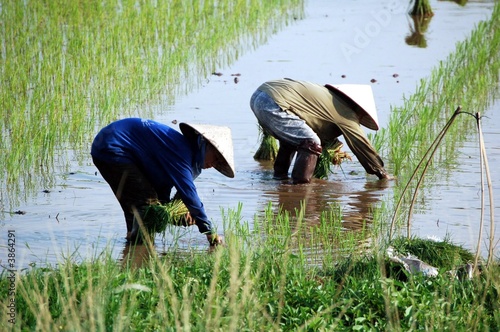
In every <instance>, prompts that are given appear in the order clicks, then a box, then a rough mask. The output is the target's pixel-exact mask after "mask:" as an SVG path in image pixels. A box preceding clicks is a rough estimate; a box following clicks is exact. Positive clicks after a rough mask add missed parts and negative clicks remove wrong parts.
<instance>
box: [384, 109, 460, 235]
mask: <svg viewBox="0 0 500 332" xmlns="http://www.w3.org/2000/svg"><path fill="white" fill-rule="evenodd" d="M461 109H462V106H458V107H457V109H456V110H455V112H454V113H453V115H452V117H451V118H450V120H448V122H447V123H446V125H445V126H444V128H443V129H442V130H441V132H440V133H439V134H438V136H437V138H436V139H435V140H434V142H433V143H432V144H431V147H430V148H429V149H428V150H427V151H426V152H425V155H424V156H423V157H422V159H421V160H420V162H419V163H418V165H417V167H416V168H415V170H414V171H413V174H412V175H411V177H410V179H409V180H408V182H407V183H406V186H405V188H404V189H403V192H402V193H401V196H400V197H399V201H398V204H397V205H396V208H395V210H394V214H393V216H392V220H391V228H390V233H389V241H390V240H391V239H392V233H393V231H394V225H395V223H396V217H397V214H398V211H399V208H400V207H401V204H402V202H403V197H404V194H405V193H406V190H407V189H408V187H409V186H410V183H411V181H412V180H413V178H414V177H415V176H416V174H417V171H418V169H419V168H420V166H421V165H422V163H423V162H424V160H425V159H426V157H427V154H428V153H429V152H430V151H431V148H432V146H434V144H436V141H438V140H439V142H440V141H441V140H442V139H443V137H444V134H446V132H447V131H448V128H449V127H450V126H451V124H452V123H453V121H454V120H455V117H456V116H457V115H458V114H460V110H461ZM436 148H437V146H436ZM436 148H435V149H434V151H433V153H434V152H435V150H436ZM422 178H423V174H422ZM409 216H411V213H410V214H409ZM408 236H409V234H408Z"/></svg>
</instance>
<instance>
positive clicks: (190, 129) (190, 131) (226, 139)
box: [179, 122, 235, 178]
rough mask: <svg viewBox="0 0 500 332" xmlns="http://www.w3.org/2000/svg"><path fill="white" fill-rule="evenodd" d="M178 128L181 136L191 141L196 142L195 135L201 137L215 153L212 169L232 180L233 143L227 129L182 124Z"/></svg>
mask: <svg viewBox="0 0 500 332" xmlns="http://www.w3.org/2000/svg"><path fill="white" fill-rule="evenodd" d="M179 128H180V130H181V132H182V134H183V135H184V136H185V137H186V138H187V139H189V140H191V141H196V138H197V135H201V136H203V138H205V139H206V140H207V141H208V142H209V143H210V144H211V145H212V146H213V147H214V148H215V150H216V152H217V162H216V163H215V165H214V168H215V169H216V170H217V171H219V172H220V173H222V174H223V175H225V176H227V177H229V178H234V174H235V170H234V158H233V142H232V138H231V131H230V129H229V128H228V127H220V126H212V125H194V124H188V123H185V122H182V123H180V124H179Z"/></svg>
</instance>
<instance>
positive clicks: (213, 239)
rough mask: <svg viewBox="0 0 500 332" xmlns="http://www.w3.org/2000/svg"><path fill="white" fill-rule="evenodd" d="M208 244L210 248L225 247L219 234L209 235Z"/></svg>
mask: <svg viewBox="0 0 500 332" xmlns="http://www.w3.org/2000/svg"><path fill="white" fill-rule="evenodd" d="M207 240H208V243H210V246H221V245H224V239H223V238H222V236H220V235H218V234H207Z"/></svg>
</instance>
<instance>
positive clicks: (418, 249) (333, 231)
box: [0, 208, 500, 331]
mask: <svg viewBox="0 0 500 332" xmlns="http://www.w3.org/2000/svg"><path fill="white" fill-rule="evenodd" d="M269 210H270V209H269ZM330 212H331V213H325V214H324V216H323V218H322V220H321V221H320V225H318V227H311V228H306V227H304V226H303V223H302V222H301V218H302V215H301V213H300V211H299V212H298V213H297V215H295V216H291V215H289V214H287V213H279V214H276V215H273V214H272V213H271V212H269V211H268V213H267V216H266V217H265V218H263V219H262V220H260V221H259V227H257V228H255V229H254V231H249V225H248V224H241V223H240V221H239V218H238V212H235V211H228V213H227V215H226V221H225V234H226V240H227V247H224V248H222V247H221V248H218V250H215V251H214V252H213V253H212V254H211V255H207V254H206V253H196V252H189V253H184V254H183V253H182V252H176V251H175V250H173V251H171V252H169V253H167V254H166V256H162V257H158V256H156V253H155V251H154V249H153V250H152V256H153V257H152V258H151V259H150V260H149V261H148V262H146V263H144V264H143V266H142V267H139V268H133V267H132V265H131V264H129V262H128V261H124V262H123V264H121V265H119V264H117V262H116V260H115V259H113V258H112V257H110V256H107V255H106V254H102V255H101V256H98V257H95V258H94V259H91V260H88V261H85V262H83V263H78V264H76V263H75V262H72V261H70V260H68V261H66V262H63V263H62V264H60V265H59V266H58V267H54V268H47V269H40V268H38V269H31V270H29V271H25V272H24V273H23V274H22V275H18V276H17V277H16V278H17V279H16V290H17V292H16V295H15V306H16V316H15V323H14V324H12V323H9V324H7V325H6V326H7V328H9V329H10V330H13V331H20V330H41V331H54V330H64V331H66V330H72V331H80V330H81V331H114V330H117V331H123V330H130V331H150V330H161V331H173V330H176V331H178V330H196V331H213V330H228V331H264V330H265V331H318V330H335V331H352V330H363V331H366V330H376V331H383V330H391V331H393V330H402V331H408V330H421V329H424V330H439V331H441V330H450V331H454V330H464V329H469V328H470V329H472V330H478V331H488V330H491V331H495V330H498V329H499V328H500V315H499V312H500V302H498V293H499V291H500V273H499V272H500V268H499V267H498V266H491V267H490V268H488V269H485V270H483V272H482V274H481V275H480V276H478V277H475V278H473V279H471V280H469V279H467V278H465V279H459V278H457V277H455V276H453V275H451V274H449V273H447V271H448V270H449V269H450V268H454V267H456V266H457V265H461V264H465V263H466V262H467V260H468V259H470V257H472V255H471V254H470V253H469V254H468V253H467V252H465V251H463V250H462V249H460V248H459V247H456V246H454V245H452V244H450V243H449V242H446V241H443V242H433V241H423V240H419V241H414V242H411V241H408V240H406V239H396V240H395V241H394V243H393V244H394V245H395V246H397V248H399V250H400V251H401V252H404V253H413V254H416V253H418V254H421V255H422V256H423V257H425V259H426V260H427V262H428V263H429V264H432V265H434V266H436V267H438V268H439V275H438V276H437V277H434V278H425V277H423V276H422V275H418V274H417V275H412V274H409V273H408V272H406V271H405V270H404V269H402V268H401V266H399V265H397V264H394V263H392V262H390V261H389V260H388V259H387V257H386V256H385V255H384V254H383V250H382V249H383V247H378V246H370V248H369V249H370V250H367V251H366V252H359V251H358V249H356V247H357V246H358V243H359V241H360V240H361V239H363V238H366V236H367V235H368V232H358V233H351V234H349V233H347V234H346V232H342V231H340V223H341V219H340V218H341V215H340V214H338V213H336V209H335V208H332V211H330ZM298 234H300V236H298ZM263 235H265V236H263ZM346 238H350V239H349V240H346ZM312 247H313V248H314V247H316V248H319V247H320V248H321V250H322V253H321V257H322V260H316V261H314V262H311V256H310V255H309V252H308V250H309V248H312ZM135 248H139V247H135ZM457 248H458V250H457ZM436 253H437V255H436ZM443 255H444V256H443ZM455 264H456V265H455ZM8 288H9V279H8V278H6V275H4V276H2V277H1V278H0V314H1V316H2V317H4V319H5V317H8V306H7V304H8V303H7V301H9V299H10V298H9V296H8V294H7V289H8Z"/></svg>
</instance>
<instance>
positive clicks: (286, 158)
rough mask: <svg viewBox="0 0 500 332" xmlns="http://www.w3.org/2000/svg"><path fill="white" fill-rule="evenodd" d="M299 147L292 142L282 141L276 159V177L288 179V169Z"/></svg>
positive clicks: (277, 178)
mask: <svg viewBox="0 0 500 332" xmlns="http://www.w3.org/2000/svg"><path fill="white" fill-rule="evenodd" d="M296 151H297V148H296V147H294V146H293V145H291V144H288V143H285V142H283V141H280V148H279V150H278V154H277V156H276V160H275V161H274V179H276V180H286V179H288V169H289V168H290V164H291V163H292V160H293V157H294V156H295V152H296Z"/></svg>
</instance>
